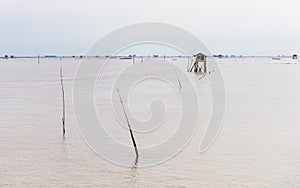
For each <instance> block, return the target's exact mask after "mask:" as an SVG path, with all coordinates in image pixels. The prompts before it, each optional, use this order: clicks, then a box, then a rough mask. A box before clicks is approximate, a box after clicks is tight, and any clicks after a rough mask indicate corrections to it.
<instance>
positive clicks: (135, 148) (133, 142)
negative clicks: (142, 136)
mask: <svg viewBox="0 0 300 188" xmlns="http://www.w3.org/2000/svg"><path fill="white" fill-rule="evenodd" d="M117 91H118V94H119V98H120V102H121V105H122V108H123V112H124V115H125V118H126V122H127V125H128V129H129V132H130V137H131V140H132V144H133V147H134V150H135V165H136V163H137V161H138V157H139V152H138V148H137V145H136V142H135V139H134V136H133V132H132V129H131V125H130V123H129V119H128V116H127V113H126V111H125V107H124V104H123V100H122V97H121V94H120V90H119V89H118V90H117Z"/></svg>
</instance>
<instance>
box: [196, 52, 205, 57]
mask: <svg viewBox="0 0 300 188" xmlns="http://www.w3.org/2000/svg"><path fill="white" fill-rule="evenodd" d="M194 56H195V57H196V56H206V55H205V54H203V53H201V52H200V53H197V54H195V55H194Z"/></svg>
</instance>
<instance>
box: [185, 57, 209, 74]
mask: <svg viewBox="0 0 300 188" xmlns="http://www.w3.org/2000/svg"><path fill="white" fill-rule="evenodd" d="M194 57H196V59H195V62H194V64H193V66H192V67H191V69H190V70H189V72H192V71H193V72H202V73H206V58H207V56H206V55H204V54H202V53H198V54H196V55H194ZM200 62H202V63H203V67H202V66H200V65H199V63H200Z"/></svg>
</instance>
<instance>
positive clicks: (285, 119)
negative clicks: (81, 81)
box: [0, 59, 300, 187]
mask: <svg viewBox="0 0 300 188" xmlns="http://www.w3.org/2000/svg"><path fill="white" fill-rule="evenodd" d="M218 62H219V64H220V67H221V70H222V72H223V76H224V80H225V83H226V96H227V107H226V117H225V119H224V125H223V128H222V131H221V133H220V135H219V137H218V138H217V140H216V142H215V144H214V145H213V147H211V148H210V150H208V151H207V152H206V153H204V154H202V155H200V154H199V153H198V149H199V142H200V139H201V135H202V134H201V128H200V129H199V131H197V133H196V134H195V136H194V137H193V139H192V141H191V143H190V144H189V145H188V147H187V148H185V149H184V150H183V151H182V152H180V154H179V155H177V156H176V157H175V158H173V159H172V160H170V161H168V162H166V163H164V164H162V165H158V166H155V167H152V168H145V169H139V168H138V169H129V168H123V167H118V166H115V165H113V164H110V163H108V162H106V161H104V160H102V159H101V158H100V157H99V156H97V155H96V154H95V153H94V152H93V151H92V150H91V149H90V148H89V147H88V146H87V145H86V144H85V142H84V141H83V139H82V138H81V136H80V133H79V129H78V128H77V126H76V122H75V117H74V114H73V107H72V84H73V76H74V74H75V71H76V67H77V65H78V63H79V60H74V59H73V60H72V59H64V60H59V59H42V60H41V63H40V64H39V65H38V64H37V61H36V60H35V59H14V60H4V59H0V106H1V108H0V187H300V161H299V159H300V148H299V145H300V136H299V135H300V126H299V122H300V100H299V96H300V88H299V85H300V62H299V61H291V60H281V61H272V60H270V59H238V60H234V59H228V60H218ZM61 65H62V66H63V70H64V77H65V90H66V104H67V113H66V114H67V117H66V127H67V134H66V137H65V139H63V137H62V136H61V90H60V89H61V88H60V82H59V67H60V66H61ZM203 87H204V88H205V87H206V86H205V85H203ZM100 101H101V100H100ZM136 112H138V111H136ZM139 115H141V116H143V115H144V116H147V115H148V114H147V113H145V114H143V113H141V114H139ZM124 138H125V139H127V138H128V134H127V135H124ZM120 139H122V138H120Z"/></svg>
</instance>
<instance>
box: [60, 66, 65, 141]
mask: <svg viewBox="0 0 300 188" xmlns="http://www.w3.org/2000/svg"><path fill="white" fill-rule="evenodd" d="M60 85H61V91H62V99H63V114H62V118H61V120H62V126H63V136H65V134H66V128H65V120H66V119H65V116H66V109H65V90H64V83H63V76H62V67H60Z"/></svg>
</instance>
